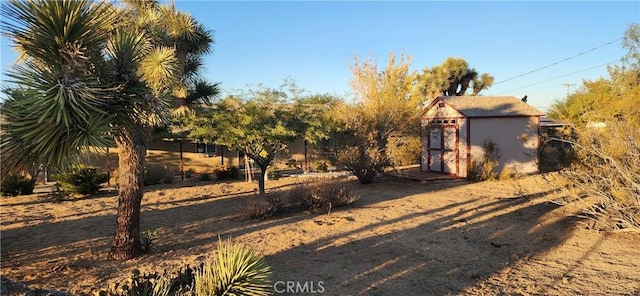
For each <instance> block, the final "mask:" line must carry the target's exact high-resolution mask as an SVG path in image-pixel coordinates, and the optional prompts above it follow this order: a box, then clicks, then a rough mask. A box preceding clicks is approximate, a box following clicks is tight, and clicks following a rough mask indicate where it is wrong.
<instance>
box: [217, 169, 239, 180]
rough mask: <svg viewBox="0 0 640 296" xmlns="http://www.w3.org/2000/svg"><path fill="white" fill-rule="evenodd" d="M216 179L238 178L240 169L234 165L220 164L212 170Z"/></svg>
mask: <svg viewBox="0 0 640 296" xmlns="http://www.w3.org/2000/svg"><path fill="white" fill-rule="evenodd" d="M213 173H214V174H215V175H216V178H218V180H229V179H240V169H238V168H237V167H236V166H229V165H226V166H221V167H217V168H215V169H214V170H213Z"/></svg>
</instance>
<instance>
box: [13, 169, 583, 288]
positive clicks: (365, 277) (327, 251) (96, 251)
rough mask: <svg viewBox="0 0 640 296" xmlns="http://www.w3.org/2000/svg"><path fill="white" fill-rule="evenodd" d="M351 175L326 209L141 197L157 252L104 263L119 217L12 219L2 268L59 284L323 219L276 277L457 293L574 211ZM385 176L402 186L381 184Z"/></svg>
mask: <svg viewBox="0 0 640 296" xmlns="http://www.w3.org/2000/svg"><path fill="white" fill-rule="evenodd" d="M356 182H357V181H348V182H347V183H346V184H347V185H348V186H351V187H352V188H354V190H356V192H358V193H359V195H360V199H359V200H358V201H356V203H354V204H353V205H351V206H348V207H346V208H342V209H335V210H333V211H332V212H331V214H329V215H326V214H320V215H316V214H310V213H298V214H292V215H288V216H283V217H275V218H272V219H267V220H262V221H249V222H243V221H239V220H238V219H237V218H238V214H239V210H240V209H239V207H240V206H242V205H243V204H244V203H246V202H247V201H248V200H252V199H256V198H260V197H258V196H257V195H255V194H254V193H253V192H243V193H234V194H229V195H228V196H212V195H208V196H207V195H202V196H194V197H192V198H189V199H185V200H180V201H167V202H165V203H167V204H171V205H172V206H173V207H172V208H168V209H154V208H153V204H150V205H145V206H143V213H142V225H141V226H142V229H161V230H162V237H161V240H160V242H159V243H158V245H157V249H156V251H155V252H153V253H151V254H148V255H144V256H142V257H140V258H137V259H135V260H131V261H127V262H109V261H106V254H107V253H108V249H109V242H110V240H111V236H112V234H113V229H114V227H115V216H114V215H104V216H92V217H82V218H79V219H76V220H66V221H60V222H53V223H46V224H39V225H33V226H26V227H22V228H18V229H10V230H8V231H3V239H2V258H3V260H2V261H3V262H2V265H3V269H5V268H10V269H13V268H16V269H19V268H21V267H22V266H29V265H30V264H40V266H41V267H42V264H44V266H46V268H50V269H52V270H53V271H52V272H50V273H44V274H42V277H41V278H38V279H33V280H31V281H26V282H27V284H38V283H47V284H48V285H50V284H52V283H56V282H58V283H60V284H62V283H64V282H65V281H66V280H68V279H65V278H66V277H69V276H72V275H73V272H82V270H83V268H84V269H87V270H88V269H92V268H96V267H97V268H99V269H100V271H99V274H102V275H110V274H112V273H116V272H118V271H120V270H124V269H131V268H135V267H137V266H139V265H141V264H148V265H153V266H155V263H156V262H158V261H162V260H175V259H181V258H185V257H189V256H199V255H202V256H204V255H206V254H208V253H209V252H210V251H211V250H212V247H213V246H215V243H216V242H217V240H218V239H219V238H226V237H229V236H230V237H234V238H236V237H240V236H243V235H254V236H255V235H257V236H263V237H264V239H265V240H267V239H268V236H269V233H270V232H271V231H273V229H279V227H283V226H288V225H296V223H314V224H315V225H317V226H318V227H326V228H327V232H326V233H327V234H328V235H325V236H318V237H306V238H304V239H305V241H304V242H299V241H292V242H291V246H289V247H286V246H283V247H282V248H280V249H281V250H282V251H280V252H278V253H276V254H272V255H269V256H268V257H267V260H268V262H269V263H270V264H271V265H272V268H273V270H274V280H275V281H300V282H305V281H316V282H318V281H323V282H324V288H325V289H326V291H325V293H328V294H331V295H335V294H349V295H351V294H362V295H376V294H378V295H395V294H396V293H394V291H406V288H407V287H410V290H411V291H412V294H415V295H442V294H447V293H460V292H461V291H463V289H464V288H465V287H469V286H471V285H473V284H474V283H476V282H478V281H480V280H482V279H483V278H486V277H487V276H489V275H491V274H492V273H494V272H496V271H498V270H500V269H502V268H504V267H505V266H509V265H510V264H513V263H514V262H515V261H516V260H518V258H520V257H524V256H531V255H535V254H539V253H543V252H545V251H547V250H549V249H551V248H552V247H554V246H557V245H560V244H562V242H563V241H564V240H565V239H566V238H567V237H568V236H569V235H570V232H571V222H573V221H574V220H573V218H562V219H559V220H557V221H555V222H554V223H550V224H540V223H541V222H540V221H542V217H543V216H544V215H545V214H547V213H548V212H550V211H552V210H553V209H554V208H556V207H557V206H556V205H553V204H550V203H541V202H539V200H537V199H541V198H544V195H546V194H548V193H550V192H551V191H544V192H536V193H534V194H529V195H517V196H508V195H506V196H503V197H501V198H494V197H492V196H495V192H490V191H488V192H486V193H482V194H478V195H477V198H459V197H458V196H455V195H451V196H449V195H448V194H452V193H451V192H450V190H453V189H455V188H457V187H460V186H466V185H468V184H469V182H466V181H451V182H442V183H425V184H421V183H419V182H414V181H408V180H405V179H400V178H395V177H384V178H381V179H378V180H377V182H376V183H374V184H370V185H367V186H361V185H359V184H356ZM389 186H392V187H394V188H395V189H394V190H392V191H390V190H386V191H385V190H384V189H385V188H387V187H389ZM281 190H283V191H285V190H287V189H286V187H284V188H282V189H281ZM425 193H438V194H443V195H447V199H448V200H449V201H450V202H449V203H447V204H444V205H441V206H438V207H433V206H431V205H430V204H429V201H428V200H425V199H423V198H420V195H421V194H425ZM456 194H457V193H456ZM392 200H400V201H401V202H400V203H395V206H396V207H410V208H412V209H414V211H413V212H412V213H411V214H405V215H401V216H397V217H394V216H393V215H391V214H389V213H388V211H390V210H392V209H390V208H389V206H387V205H386V204H385V202H388V201H392ZM536 200H537V201H536ZM196 201H197V202H196ZM534 201H535V202H534ZM114 206H115V205H114ZM355 211H366V212H368V213H371V214H372V215H377V219H376V222H373V223H367V224H358V223H359V221H357V220H355V218H354V216H356V215H355V214H353V215H352V213H353V212H355ZM79 214H82V213H79ZM349 224H353V225H351V226H350V225H349ZM354 225H355V226H354ZM67 234H68V235H67ZM254 247H258V248H259V246H254ZM87 254H92V255H91V256H89V255H87ZM60 266H62V268H60ZM19 280H21V279H19ZM63 287H64V286H63ZM52 288H53V287H52ZM402 289H405V290H402ZM298 292H299V291H298ZM413 292H415V293H413ZM293 294H298V293H293Z"/></svg>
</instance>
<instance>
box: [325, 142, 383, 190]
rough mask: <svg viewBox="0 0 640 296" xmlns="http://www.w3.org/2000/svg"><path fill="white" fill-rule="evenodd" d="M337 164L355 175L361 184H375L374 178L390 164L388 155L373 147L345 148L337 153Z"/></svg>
mask: <svg viewBox="0 0 640 296" xmlns="http://www.w3.org/2000/svg"><path fill="white" fill-rule="evenodd" d="M369 144H370V143H369ZM336 162H337V163H339V164H342V165H343V166H344V167H345V168H346V169H347V171H349V172H351V173H353V175H355V176H356V177H357V178H358V181H360V183H361V184H369V183H371V182H373V178H374V177H375V176H376V175H377V174H378V173H382V172H384V168H386V167H388V166H389V164H390V161H389V158H388V157H387V155H385V154H384V153H383V151H381V150H380V149H378V148H377V147H375V146H372V145H361V146H354V147H344V148H343V149H341V150H340V151H339V152H338V153H337V158H336Z"/></svg>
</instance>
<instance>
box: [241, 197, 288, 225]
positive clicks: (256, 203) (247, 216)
mask: <svg viewBox="0 0 640 296" xmlns="http://www.w3.org/2000/svg"><path fill="white" fill-rule="evenodd" d="M284 206H285V205H284V202H283V201H282V198H280V196H279V193H278V192H272V193H268V194H265V195H263V196H260V197H259V198H258V199H256V200H248V201H247V203H246V204H245V205H244V206H241V207H240V208H239V209H238V212H239V213H240V219H241V220H245V221H246V220H258V219H265V218H269V217H271V216H274V215H276V214H277V213H279V212H280V211H281V210H282V209H283V208H284Z"/></svg>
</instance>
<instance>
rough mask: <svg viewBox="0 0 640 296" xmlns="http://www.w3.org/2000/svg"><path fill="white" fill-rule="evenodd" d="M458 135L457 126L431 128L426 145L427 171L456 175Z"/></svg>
mask: <svg viewBox="0 0 640 296" xmlns="http://www.w3.org/2000/svg"><path fill="white" fill-rule="evenodd" d="M459 137H460V134H459V131H458V126H453V125H447V126H437V127H432V128H431V130H430V132H429V138H428V139H429V143H428V145H427V147H428V148H427V150H428V163H429V171H434V172H439V173H444V174H452V175H458V166H459V157H460V156H459V154H458V145H459Z"/></svg>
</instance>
